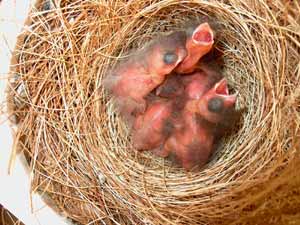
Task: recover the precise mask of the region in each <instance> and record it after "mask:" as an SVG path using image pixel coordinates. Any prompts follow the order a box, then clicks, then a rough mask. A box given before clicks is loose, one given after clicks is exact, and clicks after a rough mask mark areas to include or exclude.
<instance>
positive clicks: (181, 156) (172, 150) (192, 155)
mask: <svg viewBox="0 0 300 225" xmlns="http://www.w3.org/2000/svg"><path fill="white" fill-rule="evenodd" d="M235 101H236V94H234V95H229V93H228V88H227V82H226V80H225V79H222V80H221V81H219V82H218V83H216V84H215V85H214V86H213V87H212V88H211V89H210V90H209V91H208V92H206V93H205V94H204V95H203V96H202V97H200V98H199V99H192V100H189V101H188V102H187V103H186V105H185V107H184V109H183V112H182V116H181V118H182V119H181V120H178V122H177V128H176V129H174V131H173V132H172V135H171V136H170V137H169V138H168V139H167V141H166V143H165V145H164V147H163V148H161V149H156V150H155V151H154V153H155V154H157V155H159V156H162V157H167V156H169V155H170V154H173V155H174V156H175V157H176V159H177V161H178V162H179V163H180V164H181V165H182V166H183V167H184V168H185V169H186V170H191V169H192V168H194V167H196V166H198V167H201V166H203V165H204V164H205V163H206V162H207V161H208V159H209V156H210V155H211V152H212V151H213V147H214V138H215V134H216V130H215V129H216V127H217V124H218V123H220V122H222V120H226V117H227V116H228V115H227V112H228V109H230V108H234V105H235Z"/></svg>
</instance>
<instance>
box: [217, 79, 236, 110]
mask: <svg viewBox="0 0 300 225" xmlns="http://www.w3.org/2000/svg"><path fill="white" fill-rule="evenodd" d="M214 90H215V94H216V95H218V96H220V97H221V98H223V99H224V105H225V106H231V105H233V104H235V102H236V98H237V93H235V94H232V95H230V94H229V91H228V86H227V81H226V79H225V78H223V79H222V80H220V81H219V82H218V83H216V84H215V87H214Z"/></svg>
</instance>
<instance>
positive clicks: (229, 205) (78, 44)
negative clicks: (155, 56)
mask: <svg viewBox="0 0 300 225" xmlns="http://www.w3.org/2000/svg"><path fill="white" fill-rule="evenodd" d="M299 11H300V5H299V3H297V1H285V0H274V1H267V0H253V1H242V0H228V1H225V0H224V1H215V0H212V1H201V0H198V1H177V0H164V1H157V0H153V1H144V0H143V1H126V0H115V1H101V0H86V1H84V0H76V1H68V0H61V1H58V0H57V1H54V0H52V1H51V0H46V1H38V2H37V4H36V5H35V7H34V8H33V9H32V11H31V13H30V15H29V17H28V20H27V22H26V26H25V28H24V31H23V32H22V33H21V34H20V37H19V39H18V44H17V46H16V49H15V52H14V56H13V59H12V63H11V74H10V79H11V80H10V83H9V88H8V108H9V114H10V118H11V120H12V122H13V123H14V124H16V125H17V129H16V135H15V147H14V149H13V151H14V153H16V152H18V151H22V153H24V154H25V156H26V158H27V160H28V163H29V164H30V167H31V170H32V173H31V174H32V177H31V179H32V190H33V191H37V192H40V193H41V194H42V195H43V196H45V200H46V201H47V202H49V204H51V205H52V206H53V207H55V208H56V210H57V211H58V212H60V213H62V214H63V215H65V216H66V217H69V218H71V219H73V220H74V221H76V222H78V223H81V224H93V223H94V224H257V223H260V224H290V221H293V222H295V224H296V223H297V221H298V222H300V214H299V212H300V177H299V176H298V172H297V171H298V170H299V169H300V164H299V162H300V157H299V125H300V116H299V112H300V87H299V85H300V63H299V58H300V16H299V13H298V12H299ZM203 15H208V16H210V17H211V18H212V19H213V21H214V22H216V23H217V24H218V30H217V40H216V45H215V46H216V48H218V49H220V50H221V51H222V52H223V53H224V56H223V57H224V62H225V68H224V76H225V77H226V78H227V79H228V81H229V84H230V86H231V87H232V89H234V90H236V91H238V93H239V95H238V102H237V107H238V108H245V109H246V110H245V112H244V113H243V118H242V120H241V122H240V124H238V126H237V127H236V131H235V132H234V134H233V135H230V136H228V137H226V138H224V139H223V140H222V143H221V144H220V146H219V148H218V149H217V151H216V153H215V154H214V155H213V156H212V157H211V160H210V162H209V163H208V164H207V165H206V166H205V168H203V169H202V170H201V171H199V172H185V171H184V170H183V169H181V168H178V167H175V166H173V165H172V164H171V163H170V162H169V161H168V160H163V159H161V158H158V157H155V156H154V155H152V154H151V153H149V152H142V153H140V152H137V151H135V150H134V149H133V148H132V146H131V142H130V135H129V132H128V129H127V127H126V125H125V124H124V122H123V121H122V120H121V119H120V117H119V116H118V114H117V113H116V110H115V107H114V103H113V101H112V99H111V98H110V97H109V96H108V95H107V94H106V92H105V91H104V90H103V87H102V84H101V83H102V78H103V77H105V75H106V71H108V70H109V69H110V68H112V67H113V66H114V65H115V63H116V62H118V59H119V58H120V57H127V53H128V51H130V50H131V49H134V48H139V47H142V46H143V44H144V43H145V42H147V41H150V40H151V39H152V38H153V37H154V36H155V35H157V34H159V33H163V32H167V31H171V30H176V29H179V28H180V27H181V26H182V24H184V23H185V22H186V21H187V20H190V19H195V20H196V19H197V18H199V19H200V18H201V17H202V16H203ZM297 149H298V150H297ZM14 155H15V154H13V156H14Z"/></svg>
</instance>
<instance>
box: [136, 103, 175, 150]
mask: <svg viewBox="0 0 300 225" xmlns="http://www.w3.org/2000/svg"><path fill="white" fill-rule="evenodd" d="M171 114H172V102H171V101H167V100H161V99H160V100H156V101H154V102H152V103H150V104H149V106H148V108H147V110H146V112H145V113H144V114H142V115H139V116H138V117H137V118H136V120H135V123H134V126H133V130H132V140H133V145H134V147H135V148H136V149H138V150H146V149H147V150H150V149H155V148H157V147H159V146H160V145H161V144H163V143H164V142H165V140H166V138H167V137H168V136H169V135H170V133H171V131H172V129H173V126H172V123H171V121H170V118H171Z"/></svg>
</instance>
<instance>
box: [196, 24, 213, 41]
mask: <svg viewBox="0 0 300 225" xmlns="http://www.w3.org/2000/svg"><path fill="white" fill-rule="evenodd" d="M192 40H193V41H194V42H195V43H196V44H197V45H211V44H213V43H214V34H213V31H212V29H211V27H210V26H209V24H208V23H202V24H200V25H199V26H198V27H197V28H196V29H195V30H194V32H193V35H192Z"/></svg>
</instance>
